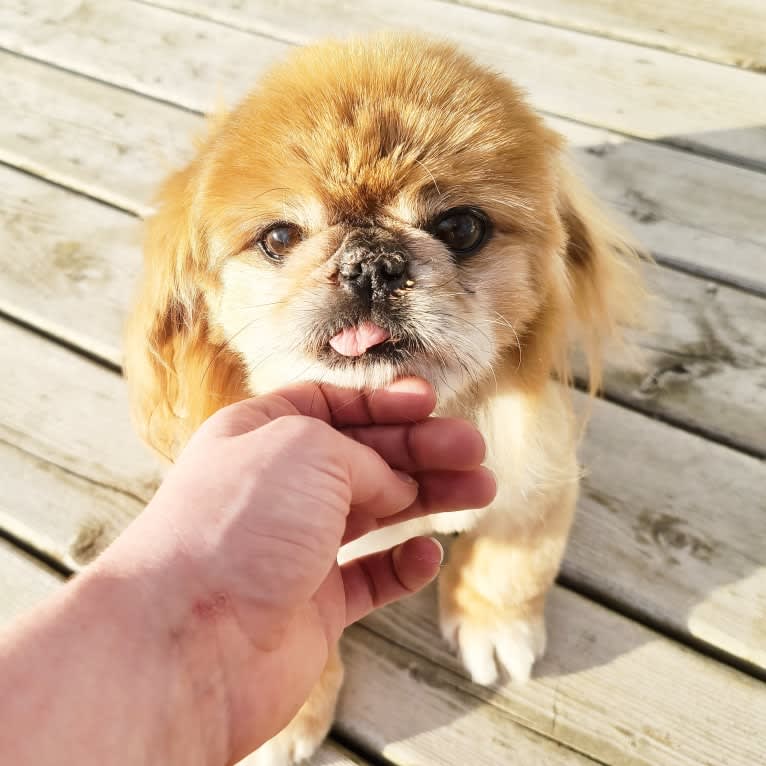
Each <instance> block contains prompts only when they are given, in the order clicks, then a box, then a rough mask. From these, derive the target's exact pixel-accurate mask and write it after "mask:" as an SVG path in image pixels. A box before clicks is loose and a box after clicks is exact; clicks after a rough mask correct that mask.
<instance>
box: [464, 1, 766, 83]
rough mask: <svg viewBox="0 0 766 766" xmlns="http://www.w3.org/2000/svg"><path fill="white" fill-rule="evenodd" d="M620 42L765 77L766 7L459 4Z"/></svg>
mask: <svg viewBox="0 0 766 766" xmlns="http://www.w3.org/2000/svg"><path fill="white" fill-rule="evenodd" d="M456 1H457V2H459V3H460V4H461V5H467V6H471V7H474V8H482V9H484V10H488V11H494V12H498V13H507V14H509V15H511V16H515V17H517V18H523V19H529V20H530V21H538V22H542V23H544V24H551V25H554V26H557V27H566V28H567V29H576V30H579V31H581V32H587V33H589V34H596V35H603V36H604V37H609V38H612V39H615V40H625V41H627V42H632V43H638V44H639V45H648V46H651V47H654V48H662V49H663V50H668V51H673V52H675V53H683V54H685V55H687V56H696V57H698V58H703V59H707V60H708V61H717V62H719V63H721V64H729V65H730V66H737V67H743V68H745V69H753V70H755V71H760V72H763V71H764V70H766V46H764V35H766V6H765V5H764V4H763V3H762V2H760V0H718V1H717V2H715V3H698V2H694V0H671V2H668V0H642V1H641V2H639V3H625V2H623V1H622V0H578V2H577V3H576V4H574V3H571V2H568V1H567V0H537V2H532V0H456Z"/></svg>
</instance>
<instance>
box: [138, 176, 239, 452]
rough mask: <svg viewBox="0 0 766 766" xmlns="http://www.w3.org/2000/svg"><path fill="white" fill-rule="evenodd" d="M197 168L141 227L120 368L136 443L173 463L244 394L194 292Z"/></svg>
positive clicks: (167, 187)
mask: <svg viewBox="0 0 766 766" xmlns="http://www.w3.org/2000/svg"><path fill="white" fill-rule="evenodd" d="M196 172H197V169H196V166H195V164H194V163H192V164H191V165H190V166H188V167H187V168H185V169H184V170H181V171H179V172H177V173H175V174H174V175H172V176H171V177H170V178H169V179H168V180H167V181H166V182H165V184H164V185H163V187H162V189H161V191H160V195H159V208H158V212H157V213H156V214H155V215H154V216H153V218H151V219H150V220H149V222H148V227H147V234H146V241H145V246H144V272H143V276H142V281H141V284H140V287H139V294H138V299H137V301H136V302H135V304H134V307H133V311H132V313H131V315H130V318H129V321H128V325H127V336H126V347H125V358H124V367H125V373H126V376H127V379H128V385H129V390H130V397H131V405H132V411H133V416H134V419H135V421H136V423H137V426H138V428H139V432H140V433H141V435H142V436H143V438H144V439H145V440H146V441H147V442H148V443H149V444H150V445H151V446H152V447H153V448H154V449H155V450H157V451H158V452H159V453H160V454H162V455H163V456H164V457H166V458H167V459H169V460H173V459H174V458H175V456H176V455H177V453H178V452H179V451H180V448H181V447H182V446H183V445H184V444H185V443H186V441H187V440H188V438H189V437H190V436H191V434H192V433H193V432H194V430H195V429H196V428H197V427H198V426H199V425H200V424H201V423H202V422H203V421H204V420H205V419H206V418H207V417H208V416H209V415H211V414H212V413H213V412H215V411H216V410H217V409H219V408H220V407H223V406H225V405H226V404H229V403H231V402H233V401H236V400H237V399H241V398H243V397H244V396H245V395H246V392H245V386H244V381H243V374H242V367H241V364H240V362H239V359H238V358H237V357H236V356H235V355H234V354H233V353H231V352H230V351H229V350H228V349H227V348H226V346H225V344H222V343H220V342H215V341H214V339H212V338H211V337H210V330H209V326H208V319H207V306H206V304H205V300H204V298H203V296H202V293H201V290H200V286H201V285H204V284H206V283H207V282H208V281H209V277H208V276H207V274H206V273H205V270H204V266H203V263H204V258H203V257H202V256H203V254H204V247H205V244H204V242H203V241H201V237H200V235H199V234H198V232H197V231H195V227H194V223H193V220H192V206H193V200H194V192H195V189H194V186H195V176H196Z"/></svg>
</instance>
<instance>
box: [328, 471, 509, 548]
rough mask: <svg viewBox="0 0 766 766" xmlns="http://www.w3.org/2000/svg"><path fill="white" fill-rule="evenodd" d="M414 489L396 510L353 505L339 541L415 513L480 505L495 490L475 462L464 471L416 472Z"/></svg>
mask: <svg viewBox="0 0 766 766" xmlns="http://www.w3.org/2000/svg"><path fill="white" fill-rule="evenodd" d="M416 478H417V481H418V493H417V497H416V498H415V499H414V501H413V503H412V504H411V505H409V506H407V508H404V509H402V510H400V511H398V512H397V513H393V514H386V515H385V516H382V515H378V514H375V513H370V512H369V511H368V510H367V509H363V510H362V512H359V511H358V510H357V509H356V508H352V509H351V513H350V514H349V516H348V519H347V521H346V533H345V535H344V537H343V543H344V544H345V543H349V542H351V541H352V540H356V539H357V538H358V537H361V536H362V535H365V534H367V533H368V532H372V531H373V530H375V529H381V528H382V527H388V526H390V525H391V524H399V523H401V522H402V521H408V520H409V519H414V518H416V517H418V516H426V515H428V514H431V513H446V512H449V511H460V510H468V509H471V508H484V507H485V506H487V505H489V504H490V503H491V502H492V500H494V498H495V494H496V493H497V481H496V479H495V475H494V474H493V473H492V471H490V470H489V469H488V468H484V467H482V466H479V467H478V468H475V469H472V470H468V471H439V470H433V471H425V472H423V473H420V474H417V477H416Z"/></svg>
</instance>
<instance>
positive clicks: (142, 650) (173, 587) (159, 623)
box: [69, 552, 230, 766]
mask: <svg viewBox="0 0 766 766" xmlns="http://www.w3.org/2000/svg"><path fill="white" fill-rule="evenodd" d="M178 574H180V573H178V572H175V573H174V570H173V567H172V566H165V565H164V564H163V563H162V562H153V565H152V566H149V565H147V564H143V565H141V564H140V563H132V562H131V563H129V564H126V562H125V561H123V560H122V559H121V558H120V557H119V556H110V555H109V552H107V555H104V556H103V560H99V561H97V562H95V563H94V564H93V565H92V566H91V567H90V568H88V569H86V570H85V571H83V572H82V573H81V574H80V575H78V576H77V578H76V579H75V581H74V582H73V583H72V592H71V593H70V594H69V605H70V608H71V609H72V610H74V613H73V615H72V617H73V619H74V620H75V621H76V622H79V623H80V624H86V625H88V626H89V632H91V633H93V632H96V633H97V634H98V638H97V641H98V644H99V645H98V646H97V647H95V650H94V651H96V652H101V653H104V654H105V655H106V656H111V657H112V660H111V661H109V662H108V664H107V666H106V668H105V673H104V675H105V678H104V679H103V680H104V685H105V687H106V694H107V695H109V696H116V697H119V698H121V699H118V700H115V701H114V704H111V703H110V699H109V698H108V697H107V699H105V700H104V706H102V710H104V714H105V715H106V712H107V711H116V712H115V713H114V719H113V720H111V721H107V722H106V725H107V727H108V728H110V729H112V730H113V731H114V732H116V733H115V737H116V738H117V739H118V740H119V739H120V737H121V733H123V732H127V735H126V739H127V740H129V743H128V752H130V754H131V758H129V759H128V760H127V761H126V762H135V763H139V762H141V763H147V764H152V763H157V764H160V763H161V764H163V765H164V764H167V766H173V765H174V764H183V765H184V766H207V765H208V764H210V765H211V766H213V764H215V766H220V764H223V763H227V762H229V760H230V759H229V720H228V706H227V704H226V699H225V695H226V689H225V684H224V683H223V678H222V673H221V665H220V647H219V646H218V643H217V638H216V636H215V635H211V632H210V631H207V630H197V629H195V626H194V625H193V624H190V621H189V620H188V619H185V617H184V615H185V611H186V610H185V603H184V601H185V598H186V596H185V594H183V593H181V594H179V593H178V592H177V583H176V582H175V580H176V579H177V575H178ZM121 710H124V711H125V715H124V716H121V715H120V711H121ZM119 718H122V720H115V719H119ZM127 721H130V726H126V722H127Z"/></svg>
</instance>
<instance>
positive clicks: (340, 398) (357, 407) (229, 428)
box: [201, 378, 436, 436]
mask: <svg viewBox="0 0 766 766" xmlns="http://www.w3.org/2000/svg"><path fill="white" fill-rule="evenodd" d="M435 406H436V394H435V393H434V390H433V387H432V386H431V385H430V384H429V383H427V382H426V381H424V380H421V379H420V378H402V379H401V380H397V381H395V382H394V383H392V384H391V385H390V386H387V387H386V388H382V389H379V390H376V391H366V392H360V391H354V390H351V389H345V388H337V387H335V386H330V385H319V384H316V383H297V384H295V385H292V386H287V387H285V388H281V389H278V390H276V391H273V392H271V393H269V394H263V395H261V396H255V397H253V398H251V399H245V400H243V401H241V402H236V403H235V404H231V405H229V406H228V407H225V408H223V409H222V410H219V411H218V412H217V413H216V414H215V415H213V416H212V417H211V418H210V419H209V420H208V421H207V422H206V423H205V426H204V427H203V429H204V431H205V432H207V433H209V434H213V435H216V436H239V435H241V434H244V433H247V432H248V431H253V430H255V429H256V428H260V427H261V426H263V425H265V424H266V423H269V422H271V421H272V420H276V419H277V418H279V417H284V416H285V415H308V416H310V417H312V418H317V419H318V420H323V421H324V422H325V423H330V424H331V425H333V426H335V427H336V428H337V427H342V426H352V425H357V426H361V425H371V424H375V423H378V424H384V423H414V422H416V421H418V420H423V419H424V418H427V417H428V416H429V415H430V414H431V412H433V409H434V407H435ZM201 430H202V429H201Z"/></svg>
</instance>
